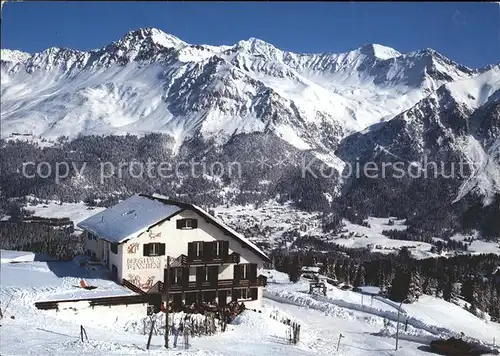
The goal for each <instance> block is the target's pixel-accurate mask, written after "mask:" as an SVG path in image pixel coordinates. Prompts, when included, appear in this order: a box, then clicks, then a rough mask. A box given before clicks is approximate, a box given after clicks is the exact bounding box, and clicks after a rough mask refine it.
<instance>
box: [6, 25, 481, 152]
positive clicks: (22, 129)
mask: <svg viewBox="0 0 500 356" xmlns="http://www.w3.org/2000/svg"><path fill="white" fill-rule="evenodd" d="M1 70H2V73H1V74H2V82H1V84H2V89H1V90H2V126H3V130H2V137H4V138H5V137H9V136H10V135H12V134H14V133H21V134H32V135H35V136H37V135H40V136H42V137H45V138H50V139H53V138H56V137H58V136H61V135H66V136H69V137H70V138H74V137H77V136H78V135H79V134H84V135H89V134H116V133H126V132H128V133H132V134H141V133H144V132H164V133H168V134H170V135H172V136H173V137H174V138H175V139H176V142H177V143H178V145H180V144H181V143H182V142H183V140H184V138H186V137H193V136H197V135H201V136H202V137H204V138H213V137H215V138H217V141H219V142H221V143H223V142H225V141H226V140H227V138H228V137H230V136H231V135H233V134H235V133H246V132H254V131H265V130H270V131H272V132H275V133H276V134H277V135H278V136H280V137H282V138H283V139H285V140H286V141H288V142H290V143H292V144H293V145H294V146H296V147H298V148H301V149H303V148H332V147H333V146H335V145H336V144H337V143H338V142H339V141H340V140H341V139H342V138H344V137H345V136H346V135H348V134H349V133H352V132H355V131H359V130H362V129H365V128H366V127H368V126H369V125H371V124H374V123H377V122H380V121H383V120H388V119H390V118H392V117H394V116H396V115H397V114H399V113H401V112H402V111H404V110H407V109H409V108H410V107H412V106H413V105H415V104H416V103H417V102H418V101H419V100H421V99H423V98H424V97H426V96H427V95H429V94H430V93H431V92H433V91H435V90H436V89H437V88H438V87H439V86H441V85H442V84H444V83H448V82H452V81H457V80H461V79H470V78H473V77H475V76H477V75H478V74H479V73H480V72H481V70H473V69H469V68H467V67H465V66H462V65H459V64H457V63H454V62H453V61H451V60H449V59H447V58H446V57H444V56H442V55H441V54H439V53H437V52H435V51H433V50H430V49H425V50H422V51H416V52H412V53H407V54H401V53H399V52H398V51H396V50H394V49H392V48H388V47H384V46H381V45H377V44H369V45H364V46H362V47H360V48H358V49H355V50H353V51H350V52H347V53H341V54H330V53H326V54H297V53H291V52H286V51H282V50H280V49H278V48H276V47H274V46H273V45H271V44H269V43H266V42H264V41H261V40H258V39H255V38H251V39H248V40H245V41H240V42H238V43H237V44H235V45H232V46H218V47H215V46H207V45H191V44H187V43H185V42H183V41H182V40H180V39H178V38H176V37H174V36H172V35H169V34H166V33H164V32H162V31H160V30H157V29H153V28H145V29H139V30H136V31H131V32H129V33H127V34H126V35H125V36H124V37H123V38H121V39H120V40H118V41H116V42H113V43H111V44H109V45H108V46H106V47H104V48H101V49H97V50H92V51H88V52H82V51H77V50H72V49H66V48H49V49H47V50H45V51H43V52H41V53H35V54H27V53H22V52H19V51H10V50H2V53H1Z"/></svg>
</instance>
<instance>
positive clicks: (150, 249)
mask: <svg viewBox="0 0 500 356" xmlns="http://www.w3.org/2000/svg"><path fill="white" fill-rule="evenodd" d="M143 255H144V256H164V255H165V244H164V243H159V242H155V243H150V244H144V245H143Z"/></svg>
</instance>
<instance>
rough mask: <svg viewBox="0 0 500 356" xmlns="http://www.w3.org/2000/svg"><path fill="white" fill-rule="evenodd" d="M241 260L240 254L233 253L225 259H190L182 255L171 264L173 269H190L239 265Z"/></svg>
mask: <svg viewBox="0 0 500 356" xmlns="http://www.w3.org/2000/svg"><path fill="white" fill-rule="evenodd" d="M240 260H241V257H240V254H239V253H236V252H233V253H231V254H230V255H227V256H225V257H222V256H221V257H210V258H204V257H203V256H201V257H200V258H197V257H192V258H190V257H188V256H186V255H180V256H179V257H177V258H176V259H175V260H174V261H173V262H172V264H171V267H189V266H193V267H194V266H209V265H225V264H239V263H240Z"/></svg>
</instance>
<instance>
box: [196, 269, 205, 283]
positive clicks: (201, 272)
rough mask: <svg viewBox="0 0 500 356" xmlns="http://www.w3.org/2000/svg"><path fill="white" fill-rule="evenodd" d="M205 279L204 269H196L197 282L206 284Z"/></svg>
mask: <svg viewBox="0 0 500 356" xmlns="http://www.w3.org/2000/svg"><path fill="white" fill-rule="evenodd" d="M204 278H205V270H204V267H196V282H198V283H201V282H204V281H205V280H204Z"/></svg>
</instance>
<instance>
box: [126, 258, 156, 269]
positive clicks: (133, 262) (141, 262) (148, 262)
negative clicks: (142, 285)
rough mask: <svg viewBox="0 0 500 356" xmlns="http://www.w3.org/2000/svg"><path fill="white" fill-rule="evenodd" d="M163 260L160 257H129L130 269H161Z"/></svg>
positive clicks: (128, 265)
mask: <svg viewBox="0 0 500 356" xmlns="http://www.w3.org/2000/svg"><path fill="white" fill-rule="evenodd" d="M160 268H161V261H160V258H159V257H154V258H151V257H138V258H134V257H132V258H127V269H128V270H142V269H160Z"/></svg>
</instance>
